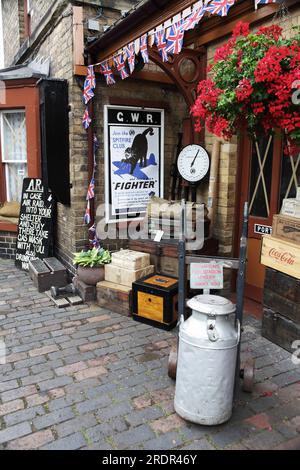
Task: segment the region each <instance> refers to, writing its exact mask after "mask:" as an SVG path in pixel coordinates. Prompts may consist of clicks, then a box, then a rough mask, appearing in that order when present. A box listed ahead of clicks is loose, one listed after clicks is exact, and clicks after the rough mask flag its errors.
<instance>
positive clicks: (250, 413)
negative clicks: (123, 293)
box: [0, 259, 300, 450]
mask: <svg viewBox="0 0 300 470" xmlns="http://www.w3.org/2000/svg"><path fill="white" fill-rule="evenodd" d="M260 329H261V325H260V322H259V321H258V320H257V319H256V318H254V317H252V316H247V317H246V319H245V331H244V334H243V342H242V347H241V350H242V359H243V358H245V359H246V358H247V357H249V356H253V357H255V358H256V367H257V370H256V384H255V389H254V393H253V394H247V393H244V392H243V391H242V390H241V391H240V394H239V398H238V401H237V403H236V405H235V409H234V413H233V416H232V419H231V420H230V421H229V422H228V423H226V424H223V425H220V426H214V427H204V426H198V425H195V424H191V423H188V422H185V421H184V420H182V419H181V418H179V417H178V416H177V415H176V413H175V411H174V407H173V399H174V382H173V381H172V380H171V379H169V377H168V375H167V362H168V355H169V351H170V346H171V344H172V343H173V341H174V336H175V332H164V331H162V330H159V329H156V328H152V327H151V326H148V325H144V324H140V323H135V322H134V321H133V320H132V319H130V318H126V317H124V316H120V315H118V314H116V313H115V312H112V311H110V310H107V309H101V308H100V307H98V306H97V305H92V304H89V305H79V306H74V307H69V308H65V309H59V308H57V307H55V306H54V305H53V304H52V303H51V301H49V299H48V298H47V297H46V296H45V295H44V294H40V293H38V292H37V291H36V289H35V288H34V286H33V284H32V282H31V280H30V279H29V277H28V276H27V275H26V274H25V273H24V272H22V271H18V270H17V269H16V268H15V267H14V265H13V262H12V261H9V260H2V259H0V340H3V341H5V344H6V348H7V363H6V364H5V365H0V449H98V450H107V449H147V450H148V449H150V450H151V449H153V450H155V449H157V450H167V449H182V450H212V449H272V448H274V449H281V448H295V447H296V448H297V446H298V448H299V447H300V406H299V405H300V366H299V365H295V364H293V362H292V361H291V355H290V354H289V353H288V352H286V351H284V350H283V349H281V348H279V347H278V346H276V345H274V344H272V343H270V342H269V341H268V340H266V339H265V338H262V337H261V335H260Z"/></svg>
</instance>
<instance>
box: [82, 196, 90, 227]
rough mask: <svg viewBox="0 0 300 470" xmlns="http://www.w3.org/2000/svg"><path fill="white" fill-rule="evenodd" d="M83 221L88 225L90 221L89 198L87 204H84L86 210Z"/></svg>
mask: <svg viewBox="0 0 300 470" xmlns="http://www.w3.org/2000/svg"><path fill="white" fill-rule="evenodd" d="M84 223H85V224H86V225H89V224H90V223H91V203H90V201H89V200H88V202H87V206H86V210H85V214H84Z"/></svg>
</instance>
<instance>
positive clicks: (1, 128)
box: [0, 108, 28, 201]
mask: <svg viewBox="0 0 300 470" xmlns="http://www.w3.org/2000/svg"><path fill="white" fill-rule="evenodd" d="M12 113H14V114H17V113H20V114H23V115H24V119H25V129H26V110H25V109H14V108H9V109H2V110H1V111H0V141H1V163H2V164H4V171H5V187H6V199H7V201H10V200H11V194H10V189H9V185H8V173H7V171H8V165H9V164H11V163H15V164H18V163H21V164H25V165H27V170H28V158H27V132H26V159H25V160H7V159H5V152H4V138H3V137H4V121H3V116H4V115H5V114H12ZM26 131H27V129H26Z"/></svg>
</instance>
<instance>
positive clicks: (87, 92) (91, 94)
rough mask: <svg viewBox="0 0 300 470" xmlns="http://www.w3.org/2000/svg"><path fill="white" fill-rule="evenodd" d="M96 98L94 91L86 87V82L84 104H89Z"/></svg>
mask: <svg viewBox="0 0 300 470" xmlns="http://www.w3.org/2000/svg"><path fill="white" fill-rule="evenodd" d="M94 96H95V93H94V92H93V89H92V88H91V86H90V85H86V82H85V84H84V88H83V101H84V104H88V102H89V101H90V100H91V99H92V98H94Z"/></svg>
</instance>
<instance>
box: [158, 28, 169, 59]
mask: <svg viewBox="0 0 300 470" xmlns="http://www.w3.org/2000/svg"><path fill="white" fill-rule="evenodd" d="M155 44H156V46H157V49H158V51H159V53H160V56H161V58H162V61H163V62H168V53H167V51H166V47H167V41H166V33H165V30H164V29H161V30H159V31H156V33H155Z"/></svg>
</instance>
